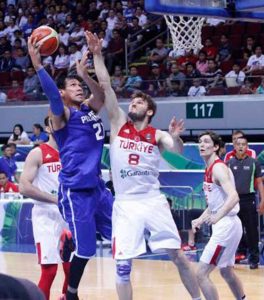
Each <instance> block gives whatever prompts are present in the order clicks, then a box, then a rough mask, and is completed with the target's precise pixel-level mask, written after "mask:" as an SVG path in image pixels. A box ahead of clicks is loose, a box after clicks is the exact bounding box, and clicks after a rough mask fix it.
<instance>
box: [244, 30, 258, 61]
mask: <svg viewBox="0 0 264 300" xmlns="http://www.w3.org/2000/svg"><path fill="white" fill-rule="evenodd" d="M255 44H256V40H255V39H254V37H253V36H248V37H247V39H246V45H245V47H242V49H241V50H242V51H243V53H246V54H247V59H248V58H249V57H250V56H252V55H254V49H255Z"/></svg>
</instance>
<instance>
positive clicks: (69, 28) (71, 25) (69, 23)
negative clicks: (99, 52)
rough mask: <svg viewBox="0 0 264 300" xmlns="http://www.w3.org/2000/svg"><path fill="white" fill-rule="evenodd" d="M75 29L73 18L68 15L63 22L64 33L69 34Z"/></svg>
mask: <svg viewBox="0 0 264 300" xmlns="http://www.w3.org/2000/svg"><path fill="white" fill-rule="evenodd" d="M74 27H75V22H74V21H73V17H72V15H71V14H68V15H67V16H66V21H65V28H66V31H67V32H68V33H69V34H71V33H72V31H73V29H74Z"/></svg>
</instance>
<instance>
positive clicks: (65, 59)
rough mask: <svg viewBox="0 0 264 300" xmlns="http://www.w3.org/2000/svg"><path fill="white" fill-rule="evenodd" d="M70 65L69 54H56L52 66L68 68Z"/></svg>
mask: <svg viewBox="0 0 264 300" xmlns="http://www.w3.org/2000/svg"><path fill="white" fill-rule="evenodd" d="M69 65H70V56H69V55H67V54H66V55H57V56H56V58H55V62H54V67H55V68H56V69H64V68H68V67H69Z"/></svg>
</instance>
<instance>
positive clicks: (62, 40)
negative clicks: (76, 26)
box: [59, 32, 70, 46]
mask: <svg viewBox="0 0 264 300" xmlns="http://www.w3.org/2000/svg"><path fill="white" fill-rule="evenodd" d="M69 37H70V35H69V33H68V32H65V33H64V34H61V33H59V39H60V43H62V44H63V45H65V46H68V45H69Z"/></svg>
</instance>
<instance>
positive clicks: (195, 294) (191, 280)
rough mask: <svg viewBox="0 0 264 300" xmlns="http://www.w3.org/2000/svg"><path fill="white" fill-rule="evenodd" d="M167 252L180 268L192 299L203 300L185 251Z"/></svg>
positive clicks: (183, 281)
mask: <svg viewBox="0 0 264 300" xmlns="http://www.w3.org/2000/svg"><path fill="white" fill-rule="evenodd" d="M167 252H168V255H169V257H170V259H171V261H172V262H173V263H174V264H175V266H176V267H177V268H178V271H179V274H180V277H181V281H182V283H183V284H184V286H185V288H186V289H187V291H188V292H189V294H190V295H191V296H192V299H197V300H199V299H201V298H200V291H199V286H198V282H197V278H196V276H195V272H194V270H193V268H192V266H191V263H190V262H189V261H188V259H187V257H186V256H185V255H184V253H183V251H182V250H181V249H167Z"/></svg>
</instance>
